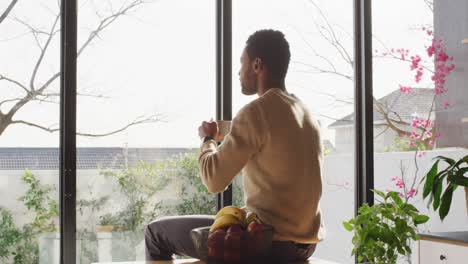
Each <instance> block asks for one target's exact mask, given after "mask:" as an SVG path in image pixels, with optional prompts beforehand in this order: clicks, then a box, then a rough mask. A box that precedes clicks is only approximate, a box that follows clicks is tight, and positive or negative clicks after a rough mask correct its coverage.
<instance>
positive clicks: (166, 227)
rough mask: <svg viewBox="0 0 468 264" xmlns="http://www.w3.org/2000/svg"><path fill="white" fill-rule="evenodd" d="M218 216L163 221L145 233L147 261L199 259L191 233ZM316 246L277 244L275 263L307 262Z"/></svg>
mask: <svg viewBox="0 0 468 264" xmlns="http://www.w3.org/2000/svg"><path fill="white" fill-rule="evenodd" d="M213 221H214V216H211V215H185V216H169V217H161V218H158V219H157V220H155V221H154V222H152V223H150V224H149V225H148V226H147V227H146V230H145V250H146V260H171V259H172V255H173V254H177V255H181V256H188V257H192V258H199V257H198V255H197V252H196V251H195V247H194V246H193V244H192V240H191V238H190V230H192V229H194V228H197V227H203V226H210V225H211V224H213ZM315 248H316V244H298V243H294V242H292V241H273V245H272V254H273V256H272V259H274V260H275V262H276V263H287V262H291V261H303V260H306V259H308V258H309V257H310V256H312V254H313V253H314V251H315Z"/></svg>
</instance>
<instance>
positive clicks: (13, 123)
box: [0, 0, 60, 263]
mask: <svg viewBox="0 0 468 264" xmlns="http://www.w3.org/2000/svg"><path fill="white" fill-rule="evenodd" d="M59 12H60V7H59V5H58V3H57V1H26V2H23V1H11V0H8V1H2V2H1V3H0V17H1V19H0V58H1V61H2V63H0V177H1V179H0V263H55V262H58V261H59V254H60V248H59V245H60V235H59V226H58V214H59V212H58V197H59V195H58V189H59V187H58V182H59V150H58V146H59V133H58V128H59V120H60V118H59V99H60V82H59V78H58V77H59V73H60V72H59V71H60V33H59V30H60V17H59ZM3 18H4V19H3Z"/></svg>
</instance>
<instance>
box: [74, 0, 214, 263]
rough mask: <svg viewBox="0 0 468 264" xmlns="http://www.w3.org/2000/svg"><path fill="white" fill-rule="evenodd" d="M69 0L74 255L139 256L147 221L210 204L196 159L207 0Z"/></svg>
mask: <svg viewBox="0 0 468 264" xmlns="http://www.w3.org/2000/svg"><path fill="white" fill-rule="evenodd" d="M143 2H145V3H143ZM146 2H149V3H146ZM79 5H80V13H79V35H78V37H79V39H78V46H79V47H84V48H83V52H82V53H81V54H79V59H78V64H79V65H78V89H79V91H80V96H79V97H78V132H80V133H86V134H92V135H89V136H82V137H79V139H78V171H77V178H78V191H77V195H78V196H77V210H78V212H77V217H78V227H77V232H78V237H79V239H80V240H79V244H78V254H79V258H80V261H81V263H91V262H98V261H99V262H109V261H114V262H117V261H134V260H144V235H143V232H144V227H145V226H146V225H147V224H148V223H149V222H151V221H152V220H155V218H157V217H159V216H164V215H181V214H213V213H215V210H216V196H215V195H213V194H210V193H208V192H207V190H206V188H205V187H204V186H203V185H202V183H201V180H200V177H199V170H198V162H197V161H198V148H199V146H200V140H199V138H198V126H199V125H200V124H201V121H202V120H208V119H210V118H211V117H215V102H216V101H215V72H216V71H215V52H214V51H215V25H214V21H215V19H214V17H215V16H214V11H215V8H214V1H208V0H205V1H189V0H178V1H123V0H122V1H79ZM108 18H110V19H108ZM96 32H97V35H96ZM88 40H90V41H89V44H87V43H88ZM114 132H116V133H114ZM103 134H104V135H103ZM107 134H108V135H107Z"/></svg>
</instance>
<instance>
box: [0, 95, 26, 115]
mask: <svg viewBox="0 0 468 264" xmlns="http://www.w3.org/2000/svg"><path fill="white" fill-rule="evenodd" d="M21 99H23V98H21V97H18V98H11V99H6V100H3V101H1V102H0V107H1V106H2V104H5V103H9V102H16V101H19V100H21ZM0 113H1V110H0Z"/></svg>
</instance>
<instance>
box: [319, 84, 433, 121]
mask: <svg viewBox="0 0 468 264" xmlns="http://www.w3.org/2000/svg"><path fill="white" fill-rule="evenodd" d="M433 98H434V90H433V89H428V88H413V89H412V90H411V92H410V93H402V92H401V91H400V90H395V91H393V92H391V93H390V94H388V95H386V96H384V97H382V98H380V99H378V100H377V101H378V102H379V103H380V104H381V105H382V106H383V107H384V108H385V109H386V112H387V113H390V114H389V117H390V118H392V119H395V120H399V118H401V119H402V120H403V121H406V122H410V121H411V120H412V119H413V118H414V117H415V116H421V115H423V114H427V113H428V112H429V110H430V109H431V103H432V100H433ZM383 121H384V117H383V116H382V115H381V114H380V113H379V112H378V111H377V109H376V106H375V105H374V124H379V123H382V122H383ZM351 125H354V113H352V114H349V115H347V116H345V117H343V118H341V119H339V120H337V121H335V122H333V123H332V124H331V125H329V126H328V128H333V129H335V128H338V127H342V126H351Z"/></svg>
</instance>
